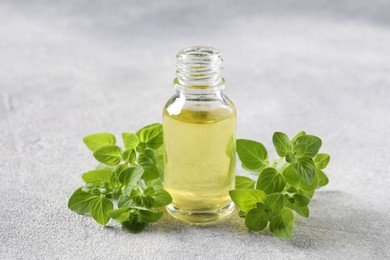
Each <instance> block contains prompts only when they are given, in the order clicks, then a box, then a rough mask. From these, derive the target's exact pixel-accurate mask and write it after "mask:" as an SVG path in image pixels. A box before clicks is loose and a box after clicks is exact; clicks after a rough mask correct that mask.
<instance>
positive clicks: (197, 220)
mask: <svg viewBox="0 0 390 260" xmlns="http://www.w3.org/2000/svg"><path fill="white" fill-rule="evenodd" d="M166 209H167V211H168V213H169V214H170V215H171V216H172V217H174V218H176V219H179V220H182V221H185V222H188V223H192V224H209V223H214V222H216V221H218V220H220V219H223V218H225V217H227V216H228V215H230V213H232V212H233V210H234V203H233V202H231V203H229V204H228V205H226V206H225V207H223V208H221V209H219V210H217V211H212V212H210V211H207V212H189V211H185V210H182V209H179V208H177V207H175V206H173V205H172V204H170V205H168V206H167V207H166Z"/></svg>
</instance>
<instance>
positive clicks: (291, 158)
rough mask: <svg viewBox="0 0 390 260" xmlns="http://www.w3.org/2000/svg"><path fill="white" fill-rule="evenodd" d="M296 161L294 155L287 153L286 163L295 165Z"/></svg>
mask: <svg viewBox="0 0 390 260" xmlns="http://www.w3.org/2000/svg"><path fill="white" fill-rule="evenodd" d="M294 161H295V155H294V154H293V153H290V152H287V154H286V162H289V163H293V162H294Z"/></svg>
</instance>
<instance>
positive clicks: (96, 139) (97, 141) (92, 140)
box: [83, 133, 116, 152]
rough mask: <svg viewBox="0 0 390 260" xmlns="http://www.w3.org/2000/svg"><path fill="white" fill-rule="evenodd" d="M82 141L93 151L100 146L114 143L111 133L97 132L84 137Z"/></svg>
mask: <svg viewBox="0 0 390 260" xmlns="http://www.w3.org/2000/svg"><path fill="white" fill-rule="evenodd" d="M83 142H84V144H85V145H86V146H87V147H88V148H89V150H91V151H92V152H94V151H96V150H97V149H99V148H100V147H102V146H105V145H109V144H115V142H116V139H115V136H114V135H113V134H110V133H98V134H93V135H88V136H86V137H84V138H83Z"/></svg>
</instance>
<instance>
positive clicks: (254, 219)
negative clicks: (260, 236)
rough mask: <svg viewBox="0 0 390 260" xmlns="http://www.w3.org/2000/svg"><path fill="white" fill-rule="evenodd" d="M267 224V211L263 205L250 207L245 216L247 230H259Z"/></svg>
mask: <svg viewBox="0 0 390 260" xmlns="http://www.w3.org/2000/svg"><path fill="white" fill-rule="evenodd" d="M267 225H268V213H267V212H266V211H265V209H264V207H260V208H254V209H251V210H250V211H249V212H248V213H247V214H246V217H245V226H246V227H247V228H248V229H249V230H253V231H261V230H263V229H264V228H265V227H266V226H267Z"/></svg>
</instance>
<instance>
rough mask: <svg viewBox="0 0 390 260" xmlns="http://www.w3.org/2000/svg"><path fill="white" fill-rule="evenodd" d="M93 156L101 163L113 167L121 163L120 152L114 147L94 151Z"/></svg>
mask: <svg viewBox="0 0 390 260" xmlns="http://www.w3.org/2000/svg"><path fill="white" fill-rule="evenodd" d="M93 156H94V157H95V159H96V160H98V161H99V162H101V163H104V164H107V165H111V166H115V165H118V164H119V163H120V161H121V157H122V150H121V148H120V147H118V146H116V145H105V146H102V147H100V148H99V149H97V150H96V151H94V152H93Z"/></svg>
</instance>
